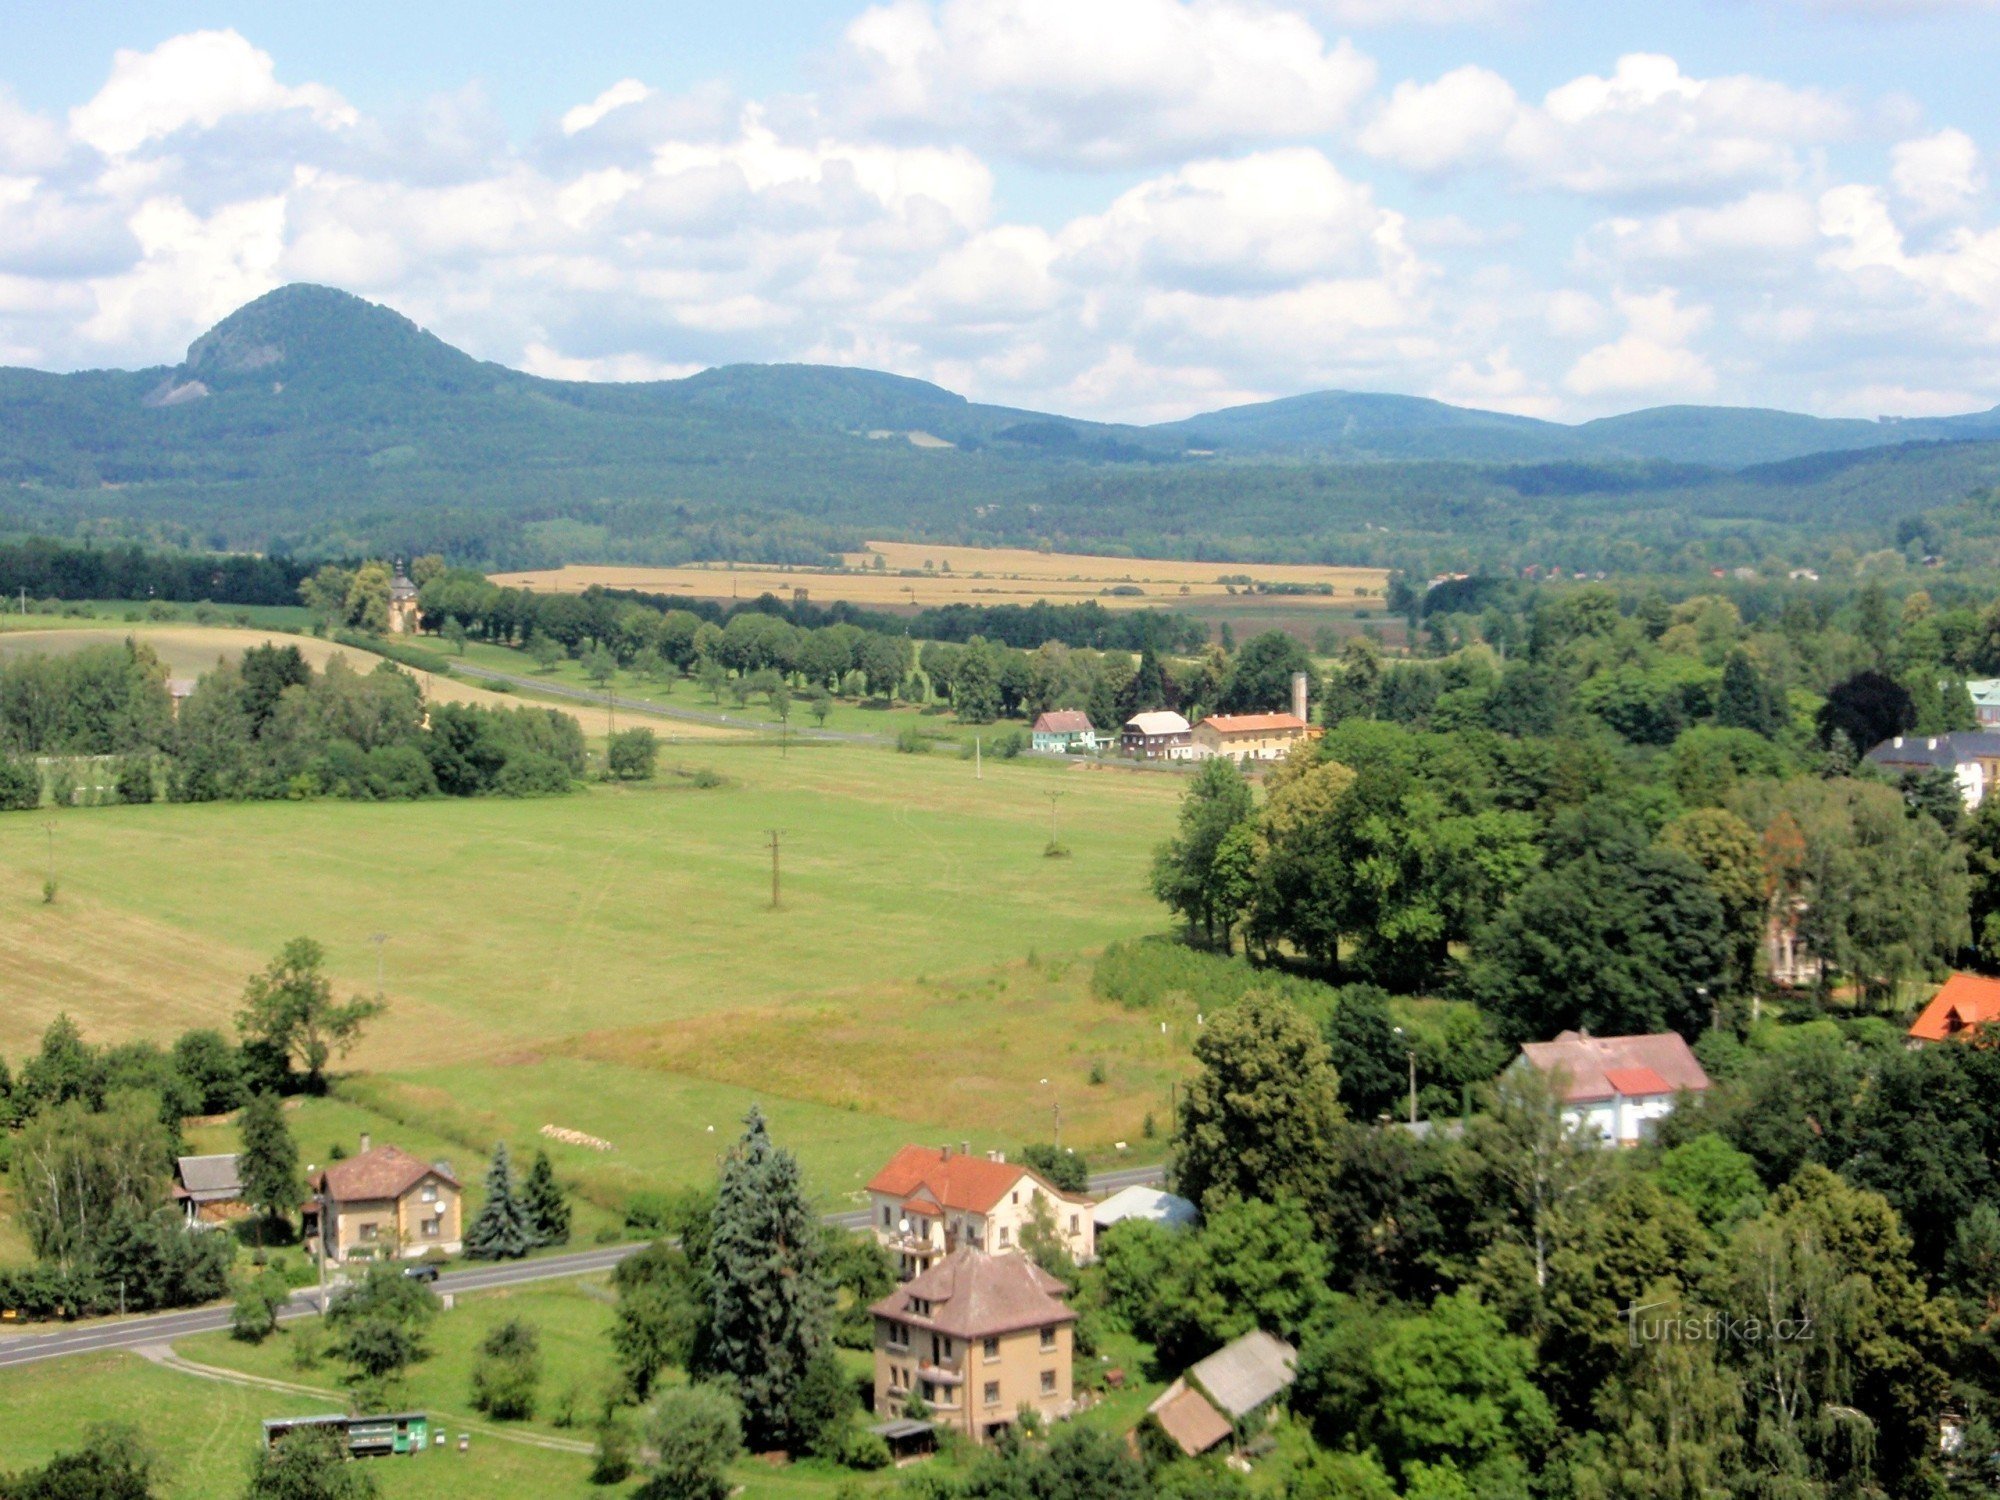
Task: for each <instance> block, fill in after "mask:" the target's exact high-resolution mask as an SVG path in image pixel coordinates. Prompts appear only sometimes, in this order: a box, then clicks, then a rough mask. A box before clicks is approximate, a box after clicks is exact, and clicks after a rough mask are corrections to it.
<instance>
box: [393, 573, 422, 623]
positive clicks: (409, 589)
mask: <svg viewBox="0 0 2000 1500" xmlns="http://www.w3.org/2000/svg"><path fill="white" fill-rule="evenodd" d="M417 625H418V611H417V586H416V585H415V584H414V583H412V582H411V581H410V580H409V578H408V577H407V576H406V575H405V574H404V572H403V569H402V567H401V565H400V564H399V565H398V566H397V568H396V576H395V577H394V578H392V579H390V580H389V630H390V632H391V633H392V634H395V635H415V634H416V633H417Z"/></svg>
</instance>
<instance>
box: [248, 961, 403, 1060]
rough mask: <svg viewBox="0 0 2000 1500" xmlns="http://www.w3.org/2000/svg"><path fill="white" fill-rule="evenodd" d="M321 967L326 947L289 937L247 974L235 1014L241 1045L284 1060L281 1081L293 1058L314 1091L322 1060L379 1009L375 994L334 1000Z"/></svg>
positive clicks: (344, 1046)
mask: <svg viewBox="0 0 2000 1500" xmlns="http://www.w3.org/2000/svg"><path fill="white" fill-rule="evenodd" d="M325 970H326V950H325V949H324V948H322V947H321V946H320V945H319V944H318V943H316V942H314V941H313V940H312V939H311V938H304V937H299V938H293V939H292V940H291V941H290V942H288V943H286V944H285V946H284V947H283V948H282V949H281V950H279V953H278V956H277V957H276V958H274V959H272V960H271V963H270V965H269V966H268V967H267V968H265V970H264V971H263V972H262V973H261V974H253V975H251V976H250V981H249V983H248V984H247V985H245V986H244V990H243V1007H242V1009H241V1010H239V1011H238V1012H237V1013H236V1029H237V1031H238V1033H239V1034H240V1035H241V1036H242V1038H243V1044H244V1046H245V1048H246V1049H247V1048H250V1047H256V1048H259V1049H261V1050H263V1051H265V1052H266V1053H268V1054H269V1055H271V1056H274V1057H277V1058H282V1059H284V1062H285V1067H286V1069H287V1081H289V1068H290V1065H291V1063H292V1062H294V1061H296V1062H298V1063H299V1064H301V1065H302V1066H303V1067H304V1068H305V1077H304V1079H303V1087H304V1088H305V1090H306V1091H307V1092H308V1093H314V1094H318V1093H324V1092H325V1090H326V1065H327V1064H328V1063H329V1062H330V1061H332V1060H333V1059H334V1058H335V1057H344V1056H345V1055H346V1054H347V1052H348V1050H349V1049H350V1048H351V1047H353V1045H354V1044H355V1042H357V1041H358V1040H360V1036H361V1028H362V1026H363V1025H364V1024H365V1023H366V1022H368V1021H371V1020H373V1019H374V1018H375V1017H376V1016H379V1015H380V1014H381V1013H382V1011H383V1009H384V1007H383V1003H382V1000H381V998H380V997H379V996H377V997H375V998H373V999H369V998H366V997H364V996H360V995H357V996H355V997H354V998H353V999H352V1000H349V1001H348V1002H347V1003H346V1004H344V1005H343V1004H340V1003H338V1002H336V1001H335V1000H334V998H333V981H332V980H331V979H329V978H328V977H327V975H326V972H325Z"/></svg>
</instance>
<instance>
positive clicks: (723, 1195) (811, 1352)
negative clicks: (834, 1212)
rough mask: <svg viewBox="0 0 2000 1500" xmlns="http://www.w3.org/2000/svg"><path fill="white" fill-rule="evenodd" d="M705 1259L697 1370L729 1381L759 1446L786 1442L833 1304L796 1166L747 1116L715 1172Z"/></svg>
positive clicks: (754, 1117)
mask: <svg viewBox="0 0 2000 1500" xmlns="http://www.w3.org/2000/svg"><path fill="white" fill-rule="evenodd" d="M714 1222H715V1227H714V1234H713V1238H712V1239H711V1241H710V1245H709V1251H708V1258H709V1267H710V1277H711V1306H712V1308H713V1310H714V1312H713V1325H712V1334H711V1339H712V1342H711V1345H710V1347H709V1349H708V1350H707V1351H706V1353H705V1356H704V1364H705V1368H706V1370H708V1371H709V1372H712V1373H714V1374H716V1375H718V1376H721V1377H724V1378H727V1379H728V1380H730V1381H731V1382H732V1383H733V1385H734V1387H735V1389H736V1391H737V1392H738V1394H739V1395H740V1397H741V1399H742V1404H743V1423H744V1430H745V1432H746V1433H747V1434H748V1436H749V1439H750V1441H751V1442H752V1443H754V1444H756V1445H758V1446H760V1447H761V1446H781V1445H783V1444H784V1443H786V1442H787V1441H788V1440H789V1439H790V1438H791V1437H792V1436H793V1434H792V1432H791V1415H792V1400H793V1398H794V1396H795V1394H796V1393H797V1391H798V1388H799V1385H800V1383H801V1382H802V1381H803V1380H804V1379H805V1378H806V1373H807V1371H808V1370H809V1369H810V1368H811V1366H812V1364H813V1361H814V1360H815V1359H816V1358H817V1357H818V1355H819V1353H820V1351H821V1349H822V1348H823V1347H824V1346H825V1342H826V1338H827V1333H828V1325H829V1321H830V1318H831V1314H832V1295H831V1289H830V1288H829V1287H828V1285H827V1283H826V1280H825V1276H824V1273H823V1271H822V1269H821V1265H820V1256H821V1236H820V1232H819V1225H818V1222H817V1219H816V1218H815V1216H814V1214H813V1212H812V1210H811V1208H810V1207H809V1206H808V1204H807V1202H806V1199H805V1195H804V1192H803V1190H802V1188H801V1186H800V1182H799V1167H798V1162H797V1160H796V1159H795V1158H794V1157H793V1156H792V1154H791V1153H790V1152H789V1151H784V1150H780V1149H779V1148H778V1147H777V1146H775V1145H773V1144H772V1142H771V1138H770V1135H769V1133H768V1131H767V1130H766V1128H765V1124H764V1116H763V1114H762V1113H761V1112H760V1111H758V1110H756V1109H754V1108H753V1109H752V1110H751V1112H750V1114H749V1116H748V1117H747V1118H746V1119H745V1121H744V1132H743V1136H742V1139H741V1140H739V1141H738V1142H737V1144H736V1145H735V1147H734V1148H732V1149H731V1151H730V1153H729V1156H728V1158H727V1159H726V1160H725V1161H724V1163H723V1167H722V1180H721V1184H720V1186H719V1187H718V1189H717V1192H716V1200H715V1221H714Z"/></svg>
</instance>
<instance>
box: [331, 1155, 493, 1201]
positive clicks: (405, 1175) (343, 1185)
mask: <svg viewBox="0 0 2000 1500" xmlns="http://www.w3.org/2000/svg"><path fill="white" fill-rule="evenodd" d="M433 1173H435V1174H436V1175H437V1176H439V1177H441V1178H443V1179H444V1180H445V1181H446V1182H448V1183H450V1184H451V1185H452V1186H453V1187H457V1186H458V1185H459V1183H458V1179H457V1178H456V1177H454V1176H453V1175H452V1172H451V1169H450V1168H449V1167H447V1166H445V1165H444V1164H443V1163H442V1162H428V1161H420V1160H418V1159H417V1158H416V1157H414V1156H412V1155H410V1153H409V1152H407V1151H405V1150H403V1149H402V1148H401V1147H399V1146H377V1147H376V1148H375V1149H374V1150H373V1151H364V1152H362V1153H361V1154H360V1155H359V1156H350V1157H348V1158H347V1160H345V1161H337V1162H335V1163H334V1164H333V1165H332V1166H330V1167H328V1168H326V1169H325V1170H324V1171H321V1172H319V1173H317V1174H315V1176H314V1177H313V1190H314V1191H315V1192H319V1193H324V1194H325V1195H326V1196H327V1197H329V1198H331V1199H332V1200H333V1201H334V1202H335V1203H365V1202H370V1201H373V1200H376V1199H381V1198H400V1197H402V1196H403V1194H405V1193H407V1192H408V1191H409V1190H410V1189H411V1188H413V1187H415V1186H416V1185H417V1184H418V1183H420V1182H422V1181H423V1180H424V1179H425V1178H426V1177H429V1176H430V1175H432V1174H433Z"/></svg>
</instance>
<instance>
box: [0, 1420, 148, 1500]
mask: <svg viewBox="0 0 2000 1500" xmlns="http://www.w3.org/2000/svg"><path fill="white" fill-rule="evenodd" d="M158 1468H159V1464H158V1462H157V1460H156V1459H155V1458H154V1456H153V1454H152V1452H151V1451H150V1450H149V1449H148V1448H147V1447H146V1445H145V1443H144V1442H142V1441H141V1440H140V1438H139V1435H138V1434H137V1433H136V1432H135V1431H134V1430H133V1429H131V1428H129V1427H125V1426H119V1425H108V1424H107V1425H101V1426H98V1427H95V1428H93V1429H92V1430H91V1431H90V1432H89V1433H87V1434H86V1435H85V1437H84V1440H83V1445H82V1446H81V1447H79V1448H73V1449H69V1450H67V1451H65V1452H62V1453H58V1454H57V1455H56V1456H55V1457H54V1458H52V1459H50V1460H49V1461H48V1462H47V1463H46V1464H44V1465H42V1467H41V1468H39V1469H25V1470H21V1471H19V1472H17V1473H12V1474H10V1473H8V1472H7V1471H5V1470H0V1497H5V1500H154V1497H155V1496H156V1495H157V1494H158V1493H159V1491H158V1490H156V1489H155V1488H154V1484H155V1480H156V1478H157V1477H158V1474H157V1471H158Z"/></svg>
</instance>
